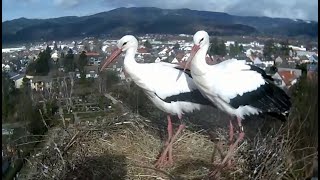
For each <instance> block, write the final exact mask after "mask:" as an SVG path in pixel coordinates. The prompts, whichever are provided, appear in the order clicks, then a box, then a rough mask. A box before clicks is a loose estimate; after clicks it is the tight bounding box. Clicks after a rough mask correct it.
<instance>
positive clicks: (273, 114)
mask: <svg viewBox="0 0 320 180" xmlns="http://www.w3.org/2000/svg"><path fill="white" fill-rule="evenodd" d="M266 114H268V115H270V116H271V117H274V118H277V119H279V120H280V121H282V122H286V121H287V120H288V117H289V112H288V111H286V112H284V113H281V114H279V113H276V112H268V113H266Z"/></svg>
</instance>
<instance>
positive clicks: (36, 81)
mask: <svg viewBox="0 0 320 180" xmlns="http://www.w3.org/2000/svg"><path fill="white" fill-rule="evenodd" d="M137 39H138V40H139V48H138V50H137V54H136V60H137V62H139V63H158V62H169V63H181V62H183V61H186V60H187V59H188V57H189V55H190V51H191V48H192V46H193V42H192V35H186V34H179V35H160V34H146V35H144V36H137ZM116 43H117V39H116V38H113V39H102V38H96V37H86V38H83V39H77V40H68V41H60V40H51V41H46V42H38V43H26V44H24V45H21V46H16V47H12V48H3V49H2V79H3V80H2V85H3V90H2V95H3V100H2V104H3V113H2V125H3V127H2V135H3V136H4V137H6V138H5V140H3V143H2V149H3V150H2V157H3V164H2V165H3V172H5V171H6V170H7V169H6V168H8V167H9V166H10V164H12V162H13V161H17V162H18V164H19V163H22V162H20V161H18V157H21V156H26V153H27V152H33V151H34V150H33V147H34V144H33V145H32V146H31V145H30V144H29V143H27V142H29V141H34V139H32V140H30V139H27V140H24V139H23V138H22V139H20V136H24V137H25V136H29V135H30V134H36V135H38V134H43V133H44V132H45V131H46V130H48V129H49V127H53V126H54V125H56V124H59V125H60V126H61V127H71V126H77V125H81V124H90V123H94V122H95V123H97V122H102V121H103V122H105V121H106V120H107V119H106V117H105V116H106V113H108V112H114V111H116V110H117V106H116V104H117V103H119V102H120V103H122V102H121V101H124V100H126V99H127V101H128V102H129V101H132V103H131V104H133V102H134V104H137V105H136V107H137V108H138V107H140V106H138V105H141V102H140V101H142V100H138V93H137V92H138V91H133V90H131V91H132V92H134V93H136V94H135V95H136V96H137V98H136V99H130V98H128V97H129V96H128V95H125V96H123V97H125V98H122V99H121V94H120V92H122V91H123V89H125V88H123V87H130V88H132V87H131V86H130V83H131V79H130V77H129V76H127V74H126V72H125V70H124V68H123V57H124V54H123V55H122V56H121V57H120V58H121V59H120V60H119V61H117V62H116V63H114V64H112V65H111V66H110V67H109V68H107V70H106V71H102V72H100V64H101V63H102V62H103V61H104V60H105V59H106V58H107V57H109V56H110V55H111V53H112V52H113V51H114V50H115V49H116ZM231 58H234V59H237V60H239V61H245V62H246V63H247V64H255V65H256V66H258V67H260V68H262V69H264V70H265V71H266V72H267V73H268V74H270V75H272V77H273V78H274V79H275V83H276V85H278V86H279V87H281V88H283V89H285V90H286V91H287V90H290V88H291V87H292V86H293V85H294V84H296V83H297V82H298V80H299V78H300V77H301V76H303V75H304V74H306V75H307V77H308V78H309V79H312V78H314V77H317V73H318V44H315V43H299V42H296V41H290V40H286V39H284V40H278V39H272V38H261V39H259V38H252V37H250V36H236V37H234V38H233V37H220V36H215V37H211V46H210V49H209V52H208V55H207V63H208V64H211V63H219V62H222V61H224V60H227V59H231ZM128 84H129V85H128ZM117 85H121V86H119V87H118V89H113V90H110V89H111V86H113V87H116V86H117ZM120 99H121V100H120ZM136 101H137V102H136ZM138 101H139V102H138ZM139 103H140V104H139ZM133 107H134V106H133ZM141 107H142V105H141ZM143 107H144V106H143ZM134 110H135V111H142V110H141V109H134ZM132 111H133V110H132ZM22 122H23V123H22ZM40 124H41V125H40ZM26 127H27V128H26ZM15 129H19V133H17V131H15ZM44 129H46V130H44ZM21 133H22V134H23V135H21ZM39 136H40V135H39ZM39 136H36V137H37V138H38V137H39ZM13 137H15V139H19V141H15V142H14V143H13V142H12V141H11V140H12V139H14V138H13ZM36 140H37V141H40V140H41V138H39V139H36ZM18 142H20V144H23V145H25V144H28V145H27V147H25V146H19V147H20V148H18V146H17V143H18ZM29 145H30V146H29ZM30 149H31V150H30ZM33 153H37V152H33ZM4 159H5V160H4ZM17 162H15V164H16V163H17ZM14 167H17V165H15V166H14ZM4 168H5V169H4ZM17 171H19V170H15V172H17Z"/></svg>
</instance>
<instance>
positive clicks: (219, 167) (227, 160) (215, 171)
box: [209, 132, 244, 179]
mask: <svg viewBox="0 0 320 180" xmlns="http://www.w3.org/2000/svg"><path fill="white" fill-rule="evenodd" d="M243 138H244V132H240V134H239V137H238V139H237V140H236V142H235V143H234V144H231V145H230V147H229V150H228V152H227V155H226V156H225V157H224V159H223V160H222V162H221V163H220V164H213V168H212V170H211V171H210V173H209V177H210V179H220V178H219V177H220V174H221V171H223V170H225V169H230V168H232V166H233V165H234V163H233V156H234V154H235V153H234V149H235V147H237V146H238V144H239V142H240V141H242V140H243Z"/></svg>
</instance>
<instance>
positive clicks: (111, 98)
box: [104, 93, 119, 104]
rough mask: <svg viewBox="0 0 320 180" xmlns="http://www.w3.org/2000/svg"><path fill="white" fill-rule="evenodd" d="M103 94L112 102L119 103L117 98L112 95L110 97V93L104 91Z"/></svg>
mask: <svg viewBox="0 0 320 180" xmlns="http://www.w3.org/2000/svg"><path fill="white" fill-rule="evenodd" d="M104 96H105V97H106V98H108V99H110V100H111V101H112V103H113V104H117V103H119V101H118V100H116V99H115V98H114V97H112V96H111V95H110V94H108V93H105V94H104Z"/></svg>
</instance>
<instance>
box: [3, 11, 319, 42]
mask: <svg viewBox="0 0 320 180" xmlns="http://www.w3.org/2000/svg"><path fill="white" fill-rule="evenodd" d="M146 17H147V18H146ZM2 25H3V26H2V42H3V43H15V42H24V41H37V40H41V39H42V40H52V39H64V38H73V37H84V36H99V35H103V34H107V35H111V36H120V35H124V34H128V33H132V34H143V33H158V34H180V33H184V34H193V33H194V32H196V31H197V30H199V29H204V30H207V31H208V32H209V34H210V35H250V34H260V35H261V34H263V35H283V36H310V37H317V36H318V22H315V21H304V20H298V19H295V20H293V19H288V18H270V17H265V16H260V17H257V16H236V15H230V14H228V13H224V12H210V11H198V10H190V9H187V8H184V9H160V8H155V7H131V8H124V7H121V8H117V9H113V10H110V11H105V12H100V13H96V14H93V15H88V16H64V17H57V18H49V19H27V18H19V19H14V20H10V21H4V22H3V23H2Z"/></svg>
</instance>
